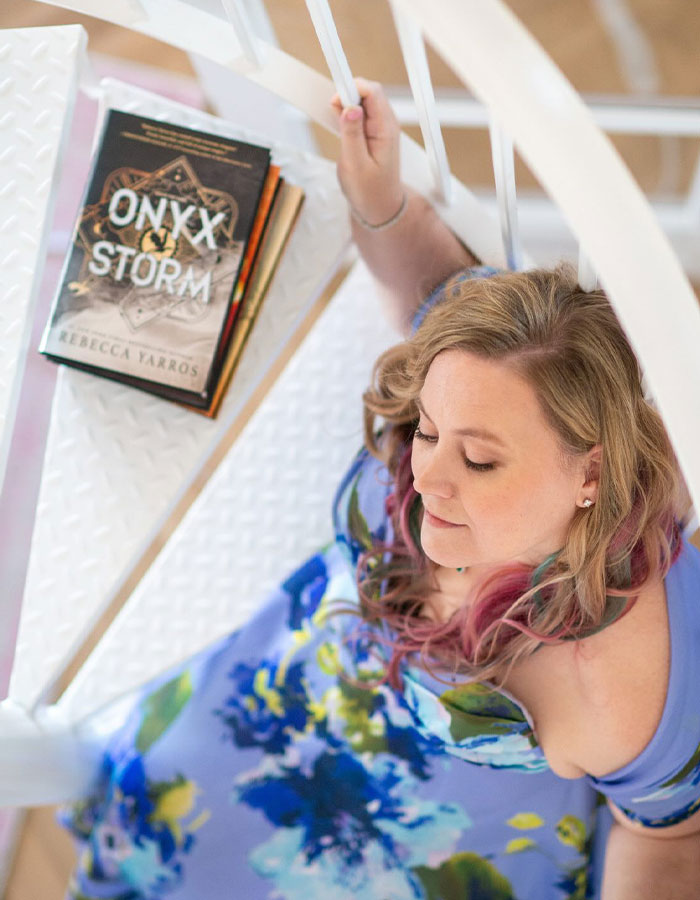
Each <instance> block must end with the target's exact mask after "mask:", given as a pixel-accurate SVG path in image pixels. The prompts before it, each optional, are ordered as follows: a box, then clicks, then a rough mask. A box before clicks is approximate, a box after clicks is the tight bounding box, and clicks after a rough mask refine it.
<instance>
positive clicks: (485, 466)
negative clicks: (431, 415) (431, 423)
mask: <svg viewBox="0 0 700 900" xmlns="http://www.w3.org/2000/svg"><path fill="white" fill-rule="evenodd" d="M413 437H414V438H417V439H418V440H419V441H426V442H427V443H429V444H435V443H437V435H434V434H426V433H425V432H424V431H421V430H420V426H419V425H416V427H415V430H414V432H413ZM464 464H465V465H466V467H467V468H468V469H471V470H472V472H490V471H491V470H492V469H495V464H494V463H477V462H474V461H473V460H471V459H469V457H468V456H466V455H465V457H464Z"/></svg>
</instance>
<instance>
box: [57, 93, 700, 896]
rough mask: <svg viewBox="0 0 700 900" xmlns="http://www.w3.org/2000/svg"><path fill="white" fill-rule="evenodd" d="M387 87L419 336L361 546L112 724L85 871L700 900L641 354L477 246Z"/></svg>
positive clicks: (591, 308)
mask: <svg viewBox="0 0 700 900" xmlns="http://www.w3.org/2000/svg"><path fill="white" fill-rule="evenodd" d="M359 86H360V90H361V94H362V96H363V106H362V107H361V108H360V107H357V108H349V109H346V110H344V111H342V113H341V112H340V110H339V115H340V125H341V136H342V156H341V162H340V165H339V175H340V178H341V183H342V184H343V187H344V189H345V192H346V194H347V196H348V199H349V201H350V204H351V207H352V209H353V211H354V221H355V224H354V231H355V236H356V239H357V242H358V244H359V246H360V248H361V250H362V252H363V255H364V256H365V259H366V260H367V261H368V263H369V264H370V266H371V267H372V269H373V270H374V272H375V274H376V276H377V277H378V279H379V280H380V281H381V282H382V283H383V284H384V285H385V287H386V288H387V289H388V293H389V294H390V303H392V304H393V312H394V315H395V317H396V318H397V319H398V320H399V321H400V322H401V323H402V324H403V325H404V326H405V327H406V330H408V329H409V323H410V322H413V323H414V329H415V333H414V335H413V337H411V338H410V339H409V340H408V341H407V342H406V343H405V344H403V345H400V346H399V347H398V348H394V349H393V350H390V351H388V352H387V353H386V354H384V355H383V356H382V357H381V358H380V360H379V361H378V363H377V367H376V372H375V380H374V384H373V386H372V387H371V388H370V389H369V390H368V391H367V394H366V397H365V408H366V421H367V446H368V448H369V449H363V450H362V451H361V452H360V454H359V455H358V457H357V458H356V460H355V461H354V462H353V464H352V466H351V467H350V470H349V472H348V473H347V475H346V477H345V478H344V480H343V483H342V484H341V486H340V489H339V492H338V496H337V497H336V501H335V505H334V516H335V526H336V540H335V541H334V543H333V544H332V545H331V546H330V547H329V548H327V549H326V550H325V551H323V552H322V553H320V554H319V555H317V556H315V557H313V558H312V559H311V560H309V561H308V562H307V563H305V564H304V565H303V566H302V567H301V568H300V569H299V570H298V571H297V572H296V573H294V574H293V575H292V576H291V577H290V578H289V579H288V580H287V581H286V582H285V583H284V584H282V585H281V586H280V589H279V590H278V591H277V592H276V594H275V595H274V596H272V597H271V598H270V599H269V601H268V602H267V603H266V604H265V605H264V606H263V607H262V609H261V610H260V612H259V613H258V614H257V615H256V617H255V618H254V620H253V621H251V622H250V623H249V625H247V626H246V627H245V628H243V629H242V630H241V631H240V632H238V633H237V634H235V635H233V636H231V637H230V638H227V639H226V640H225V641H222V642H220V643H219V644H218V645H217V646H216V647H214V648H213V649H211V650H209V651H207V652H206V653H203V654H200V655H199V656H198V657H197V658H195V659H194V660H192V661H191V662H190V663H188V664H187V666H185V667H182V668H180V669H179V670H178V671H177V672H173V673H169V674H168V675H167V676H165V677H164V678H163V679H162V680H161V681H160V683H159V684H158V685H154V686H151V687H150V688H149V689H148V691H146V693H145V695H144V697H143V698H142V699H141V701H140V702H139V703H138V705H137V706H136V707H135V708H134V710H133V711H132V713H131V715H130V717H129V719H128V722H127V723H126V725H125V726H124V727H123V728H122V730H121V731H120V732H119V733H118V734H117V735H115V737H114V738H113V740H112V741H111V743H110V745H109V747H108V750H107V753H106V755H105V764H104V770H103V772H102V777H101V779H100V780H99V782H98V784H97V785H96V788H95V791H94V793H93V796H91V797H90V798H89V799H88V800H87V801H86V802H85V803H84V804H82V805H81V806H80V807H78V808H76V809H75V810H73V811H72V813H71V814H70V816H68V817H67V818H69V824H70V825H71V827H72V828H73V830H74V831H75V832H76V833H77V834H78V835H79V836H80V837H81V838H83V839H84V840H85V842H86V845H85V851H84V854H83V859H82V863H81V867H80V870H79V871H78V872H77V873H76V876H75V878H74V882H73V885H72V896H74V897H76V898H81V900H86V898H93V897H112V898H117V897H118V898H122V900H126V898H133V900H136V898H156V897H172V898H177V900H180V898H195V897H197V898H209V897H211V898H214V897H220V896H232V897H239V896H240V897H246V898H257V897H260V898H263V897H271V898H272V897H275V898H285V900H296V898H302V897H303V898H305V900H306V898H314V897H324V898H326V897H333V898H334V900H335V898H346V897H347V898H349V897H361V898H367V900H395V898H396V900H399V898H428V900H437V898H442V900H448V898H458V897H459V898H516V897H517V898H537V900H542V898H550V897H551V898H565V897H566V898H583V897H585V896H592V895H593V894H592V892H593V890H594V888H593V884H594V882H595V878H596V873H595V871H594V870H595V869H596V868H599V867H600V865H601V864H602V859H603V854H604V856H605V874H604V884H603V888H602V896H603V897H604V898H605V900H624V898H627V897H634V898H643V897H647V896H648V897H654V898H655V900H657V898H660V897H663V896H668V897H674V898H684V897H688V898H689V897H694V896H696V894H697V883H698V872H700V865H699V864H700V837H699V834H698V833H699V832H700V813H697V812H696V809H698V807H700V752H699V751H698V748H699V747H700V701H696V700H695V696H694V695H695V692H693V691H691V690H687V689H686V687H687V685H690V684H694V683H696V682H695V681H693V679H697V676H698V675H700V671H698V668H699V667H700V660H698V661H696V657H697V653H695V652H694V651H695V650H697V647H698V646H699V645H700V608H699V607H698V604H697V602H696V597H697V595H698V587H699V586H700V554H697V552H695V551H694V550H692V548H689V547H687V546H685V545H684V544H683V542H682V541H681V539H680V536H679V527H678V517H679V516H680V515H681V514H682V512H683V494H682V487H681V480H680V477H679V474H678V472H677V468H676V464H675V461H674V458H673V454H672V451H671V448H670V446H669V443H668V439H667V437H666V435H665V432H664V430H663V427H662V426H661V423H660V420H659V418H658V416H657V414H656V413H655V412H654V411H653V410H652V409H651V408H650V407H649V406H648V404H647V403H646V402H645V400H644V397H643V395H642V392H641V387H640V377H639V371H638V367H637V364H636V361H635V359H634V356H633V354H632V352H631V350H630V349H629V346H628V345H627V342H626V340H625V338H624V335H623V334H622V332H621V330H620V328H619V326H618V324H617V322H616V320H615V317H614V315H613V314H612V312H611V310H610V307H609V305H608V303H607V301H606V300H605V298H604V296H603V295H602V294H601V293H592V294H584V293H582V292H581V291H580V289H578V287H577V285H576V284H575V279H573V277H572V276H571V275H569V274H567V273H566V271H564V270H561V271H557V272H554V273H551V272H535V273H530V274H520V275H500V274H498V273H494V272H493V271H492V270H484V269H483V268H476V269H475V268H473V267H474V265H475V264H476V263H477V260H475V259H474V257H473V256H471V254H470V253H469V251H467V250H466V249H465V248H464V247H463V246H462V245H461V244H460V243H459V242H458V241H457V240H456V239H455V238H454V236H453V235H452V234H451V233H450V232H449V231H448V230H447V229H446V228H445V227H444V226H443V225H442V224H441V223H440V221H439V219H438V218H437V216H436V215H435V214H434V212H433V211H432V210H431V209H430V208H429V206H428V205H427V204H426V203H424V201H422V200H421V199H420V198H418V197H416V196H413V195H411V196H408V195H406V194H404V191H403V188H402V187H401V185H400V183H399V177H398V158H397V146H398V141H397V136H398V131H397V128H396V124H395V121H394V119H393V116H392V115H391V112H390V110H389V107H388V104H387V103H386V101H385V99H384V97H383V95H382V94H381V92H380V91H379V89H378V88H377V87H376V86H373V85H369V84H367V83H364V82H361V83H360V85H359ZM465 267H466V268H465ZM469 267H472V268H469ZM478 276H484V277H482V278H479V277H478ZM436 284H439V285H441V286H440V287H438V288H437V289H436V290H433V292H432V293H431V294H430V295H429V297H428V300H427V301H425V302H424V303H423V304H420V302H419V301H420V297H421V296H423V295H425V293H427V292H428V291H429V290H430V289H431V288H434V286H435V285H436ZM376 416H382V417H383V418H384V420H385V423H386V424H385V427H384V428H383V430H382V431H381V432H375V417H376ZM598 791H599V792H601V793H600V794H599V793H598ZM606 797H607V799H608V803H609V806H610V809H611V810H612V813H613V815H614V817H615V820H616V822H615V824H614V825H613V826H612V828H611V829H610V833H609V837H607V839H606V829H604V828H602V827H599V828H598V833H597V835H596V822H599V823H600V822H601V820H602V819H604V817H603V816H601V813H600V810H599V807H600V805H601V803H602V802H604V798H606ZM601 798H603V799H601ZM592 863H593V865H592ZM664 892H665V893H664Z"/></svg>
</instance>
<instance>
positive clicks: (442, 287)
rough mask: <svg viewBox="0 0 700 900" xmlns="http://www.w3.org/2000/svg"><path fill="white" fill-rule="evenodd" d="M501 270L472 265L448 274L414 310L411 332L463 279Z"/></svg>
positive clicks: (488, 274)
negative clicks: (453, 273)
mask: <svg viewBox="0 0 700 900" xmlns="http://www.w3.org/2000/svg"><path fill="white" fill-rule="evenodd" d="M501 272H502V269H494V268H493V266H472V267H471V268H469V269H462V271H461V272H457V273H456V274H455V275H450V277H449V278H448V279H447V280H446V281H443V282H442V283H441V284H439V285H438V286H437V287H436V288H435V290H433V291H432V292H431V293H430V294H428V296H427V297H426V298H425V300H424V301H423V302H422V303H421V305H420V306H419V307H418V309H417V310H416V313H415V315H414V316H413V322H412V323H411V334H414V333H415V332H416V331H417V330H418V328H419V327H420V325H421V324H422V323H423V319H424V318H425V317H426V315H427V313H428V311H429V310H431V309H432V308H433V306H435V304H436V303H439V302H440V300H442V299H443V298H444V297H449V296H450V292H451V291H453V290H459V285H460V284H461V283H462V282H463V281H469V280H470V279H472V278H491V276H492V275H500V274H501Z"/></svg>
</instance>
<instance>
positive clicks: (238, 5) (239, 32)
mask: <svg viewBox="0 0 700 900" xmlns="http://www.w3.org/2000/svg"><path fill="white" fill-rule="evenodd" d="M221 2H222V4H223V7H224V11H225V12H226V17H227V18H228V20H229V22H230V23H231V25H232V26H233V28H234V30H235V32H236V37H237V38H238V40H239V41H240V43H241V50H242V51H243V54H244V55H245V57H246V59H247V60H248V61H249V62H250V63H251V64H252V65H253V66H255V68H256V69H259V68H260V67H261V66H262V65H263V62H264V60H263V55H262V49H261V46H260V42H259V41H258V39H257V37H256V36H255V32H254V31H253V26H252V23H251V21H250V17H249V16H248V11H247V10H246V8H245V6H244V5H243V3H242V2H241V0H221Z"/></svg>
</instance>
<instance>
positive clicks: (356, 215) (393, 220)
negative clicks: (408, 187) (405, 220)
mask: <svg viewBox="0 0 700 900" xmlns="http://www.w3.org/2000/svg"><path fill="white" fill-rule="evenodd" d="M407 206H408V194H407V193H406V192H405V191H404V194H403V200H402V201H401V206H399V208H398V211H397V212H395V213H394V215H393V216H392V217H391V218H390V219H387V220H386V222H380V223H379V225H372V224H371V223H370V222H368V221H367V219H363V218H362V216H361V215H360V214H359V212H357V210H355V209H353V208H352V207H350V212H351V213H352V217H353V219H354V220H355V221H356V222H357V223H358V224H360V225H362V227H363V228H366V229H367V231H384V229H385V228H391V226H392V225H395V224H396V223H397V222H398V221H399V219H400V218H401V216H402V215H403V214H404V213H405V212H406V207H407Z"/></svg>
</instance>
